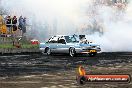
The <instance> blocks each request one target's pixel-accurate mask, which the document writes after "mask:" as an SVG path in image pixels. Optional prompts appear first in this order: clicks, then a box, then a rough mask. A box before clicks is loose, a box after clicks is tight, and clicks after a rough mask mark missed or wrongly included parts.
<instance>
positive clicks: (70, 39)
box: [65, 35, 79, 43]
mask: <svg viewBox="0 0 132 88" xmlns="http://www.w3.org/2000/svg"><path fill="white" fill-rule="evenodd" d="M65 39H66V42H67V43H78V42H79V38H78V37H77V36H74V35H73V36H65Z"/></svg>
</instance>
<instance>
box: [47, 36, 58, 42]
mask: <svg viewBox="0 0 132 88" xmlns="http://www.w3.org/2000/svg"><path fill="white" fill-rule="evenodd" d="M48 43H58V37H56V36H55V37H53V38H51V39H49V41H48Z"/></svg>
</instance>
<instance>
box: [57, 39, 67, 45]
mask: <svg viewBox="0 0 132 88" xmlns="http://www.w3.org/2000/svg"><path fill="white" fill-rule="evenodd" d="M58 43H61V44H66V42H65V39H59V40H58Z"/></svg>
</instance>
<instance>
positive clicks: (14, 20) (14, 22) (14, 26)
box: [12, 16, 17, 31]
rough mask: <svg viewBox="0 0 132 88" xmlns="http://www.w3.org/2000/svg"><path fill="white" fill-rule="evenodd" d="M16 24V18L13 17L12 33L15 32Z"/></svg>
mask: <svg viewBox="0 0 132 88" xmlns="http://www.w3.org/2000/svg"><path fill="white" fill-rule="evenodd" d="M16 24H17V18H16V16H14V17H13V18H12V25H13V31H16V30H17V26H16Z"/></svg>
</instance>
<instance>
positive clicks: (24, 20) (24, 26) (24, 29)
mask: <svg viewBox="0 0 132 88" xmlns="http://www.w3.org/2000/svg"><path fill="white" fill-rule="evenodd" d="M22 31H23V33H26V17H24V19H23V30H22Z"/></svg>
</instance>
